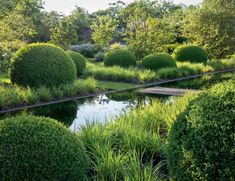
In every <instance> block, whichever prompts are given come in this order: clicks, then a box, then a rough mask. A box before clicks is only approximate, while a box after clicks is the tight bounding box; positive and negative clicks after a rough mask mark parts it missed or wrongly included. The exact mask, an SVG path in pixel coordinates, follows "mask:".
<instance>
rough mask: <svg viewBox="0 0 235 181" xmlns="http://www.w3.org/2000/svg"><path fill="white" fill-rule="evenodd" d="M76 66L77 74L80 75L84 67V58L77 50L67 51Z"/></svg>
mask: <svg viewBox="0 0 235 181" xmlns="http://www.w3.org/2000/svg"><path fill="white" fill-rule="evenodd" d="M67 53H68V54H69V56H70V57H71V58H72V59H73V61H74V63H75V65H76V67H77V75H78V76H79V75H81V74H82V73H83V71H84V70H85V68H86V58H85V57H84V56H83V55H82V54H80V53H77V52H73V51H67Z"/></svg>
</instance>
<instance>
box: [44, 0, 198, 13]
mask: <svg viewBox="0 0 235 181" xmlns="http://www.w3.org/2000/svg"><path fill="white" fill-rule="evenodd" d="M123 1H124V2H125V3H130V2H133V1H134V0H123ZM173 1H174V2H175V3H178V4H179V3H184V4H186V5H191V4H193V5H196V4H199V3H201V2H202V0H173ZM44 2H45V6H44V7H45V9H46V11H57V12H60V13H63V14H66V15H68V14H69V13H70V12H71V11H72V10H73V9H74V7H75V6H79V7H83V8H85V9H86V10H88V11H89V12H90V13H91V12H94V11H97V10H100V9H106V8H107V7H108V6H109V5H108V4H109V3H112V2H116V0H44Z"/></svg>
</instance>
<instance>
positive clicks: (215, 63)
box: [208, 58, 235, 70]
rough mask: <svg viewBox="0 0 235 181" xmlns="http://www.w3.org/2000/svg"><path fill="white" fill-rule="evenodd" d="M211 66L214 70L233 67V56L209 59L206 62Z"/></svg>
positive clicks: (234, 66) (234, 64)
mask: <svg viewBox="0 0 235 181" xmlns="http://www.w3.org/2000/svg"><path fill="white" fill-rule="evenodd" d="M208 64H209V65H210V66H211V67H213V68H214V69H215V70H223V69H227V68H235V58H231V59H222V60H218V59H214V60H211V61H209V63H208Z"/></svg>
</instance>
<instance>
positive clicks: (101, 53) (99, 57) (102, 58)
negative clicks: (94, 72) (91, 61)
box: [95, 51, 105, 62]
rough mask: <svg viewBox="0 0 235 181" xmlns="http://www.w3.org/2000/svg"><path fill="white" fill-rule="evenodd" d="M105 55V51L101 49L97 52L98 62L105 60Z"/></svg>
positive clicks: (96, 58)
mask: <svg viewBox="0 0 235 181" xmlns="http://www.w3.org/2000/svg"><path fill="white" fill-rule="evenodd" d="M104 56H105V53H104V52H101V51H99V52H98V53H97V54H95V61H96V62H103V61H104Z"/></svg>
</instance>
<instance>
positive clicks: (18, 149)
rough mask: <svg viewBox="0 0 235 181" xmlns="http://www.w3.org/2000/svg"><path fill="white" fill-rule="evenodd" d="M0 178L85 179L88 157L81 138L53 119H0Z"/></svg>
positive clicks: (24, 117)
mask: <svg viewBox="0 0 235 181" xmlns="http://www.w3.org/2000/svg"><path fill="white" fill-rule="evenodd" d="M0 138H1V144H0V163H1V168H0V173H1V178H2V179H3V180H16V181H17V180H35V181H36V180H38V181H39V180H47V179H50V180H61V181H62V180H77V179H78V178H79V179H80V180H85V178H86V174H87V172H88V158H87V155H86V154H85V149H84V146H83V144H82V143H81V141H80V140H79V139H78V138H77V137H76V135H75V134H74V133H72V132H71V131H70V130H68V129H66V128H65V127H64V126H63V125H62V124H59V123H58V122H57V121H55V120H53V119H50V118H44V117H35V116H20V117H15V118H9V119H5V120H2V121H1V122H0Z"/></svg>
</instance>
